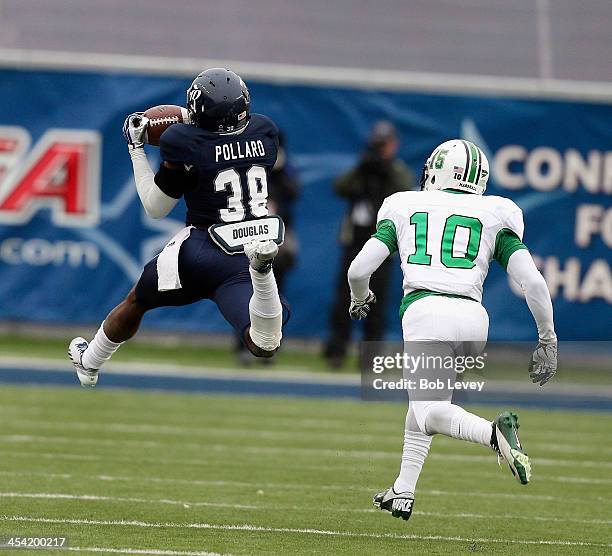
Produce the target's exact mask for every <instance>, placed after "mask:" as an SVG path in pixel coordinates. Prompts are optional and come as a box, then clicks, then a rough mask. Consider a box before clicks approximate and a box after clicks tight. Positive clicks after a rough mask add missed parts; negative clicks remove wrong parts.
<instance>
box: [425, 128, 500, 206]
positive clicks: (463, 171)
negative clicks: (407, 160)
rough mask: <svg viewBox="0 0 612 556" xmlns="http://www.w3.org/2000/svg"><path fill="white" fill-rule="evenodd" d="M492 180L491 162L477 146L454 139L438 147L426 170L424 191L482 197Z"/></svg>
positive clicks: (428, 161) (426, 163) (429, 159)
mask: <svg viewBox="0 0 612 556" xmlns="http://www.w3.org/2000/svg"><path fill="white" fill-rule="evenodd" d="M488 179H489V161H488V160H487V157H486V156H485V154H484V153H483V152H482V150H480V149H479V148H478V147H477V146H476V145H474V143H470V142H469V141H464V140H463V139H452V140H451V141H446V142H445V143H442V144H441V145H439V146H437V147H436V148H435V150H434V152H433V153H431V155H430V157H429V158H428V159H427V162H425V166H424V167H423V175H422V176H421V189H423V190H426V191H431V190H435V189H458V190H459V191H465V192H467V193H476V195H482V194H483V193H484V191H485V189H486V188H487V181H488Z"/></svg>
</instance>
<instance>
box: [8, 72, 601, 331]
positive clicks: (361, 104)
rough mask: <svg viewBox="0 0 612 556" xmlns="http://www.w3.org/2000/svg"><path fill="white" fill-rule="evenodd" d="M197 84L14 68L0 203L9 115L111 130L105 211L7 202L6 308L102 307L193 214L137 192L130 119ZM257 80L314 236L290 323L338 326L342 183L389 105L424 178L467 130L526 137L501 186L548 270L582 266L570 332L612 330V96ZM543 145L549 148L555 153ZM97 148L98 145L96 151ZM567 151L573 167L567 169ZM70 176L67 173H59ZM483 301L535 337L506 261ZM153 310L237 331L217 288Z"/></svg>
mask: <svg viewBox="0 0 612 556" xmlns="http://www.w3.org/2000/svg"><path fill="white" fill-rule="evenodd" d="M188 84H189V80H187V79H179V78H164V77H147V76H140V75H138V76H136V75H129V74H111V75H109V74H105V75H100V74H94V73H64V72H41V71H0V103H1V104H2V106H3V107H4V110H3V111H2V114H1V115H0V202H2V199H3V198H6V195H7V194H8V193H9V191H8V190H7V180H6V179H4V181H2V180H3V177H4V178H6V172H5V174H4V176H3V174H2V172H1V170H2V164H3V161H4V164H5V165H6V166H7V168H8V167H9V166H11V165H12V164H14V161H11V160H10V156H8V155H7V154H6V152H5V153H4V154H3V151H2V147H1V146H2V138H3V137H7V136H10V137H12V136H13V135H14V134H15V133H22V132H19V131H17V132H16V131H15V130H12V131H11V130H7V129H6V128H3V127H2V126H18V127H21V128H24V129H25V130H26V131H27V133H28V134H29V135H30V137H31V145H30V147H29V149H30V151H31V150H32V149H33V148H34V146H35V145H36V144H37V142H39V141H40V139H41V138H42V137H43V134H45V132H48V131H49V130H50V129H52V128H53V129H69V130H95V131H97V132H99V134H100V138H101V142H100V148H101V159H100V164H101V166H100V171H101V174H100V178H99V183H100V195H101V197H100V202H101V208H100V212H99V222H98V224H97V225H95V226H81V227H74V226H66V225H56V224H54V223H53V222H52V221H51V215H50V211H49V209H41V210H38V211H37V212H35V213H34V214H33V216H32V218H31V219H30V220H29V221H28V222H24V223H21V224H15V222H14V220H15V217H14V215H12V214H11V213H10V211H7V210H0V319H2V320H23V321H40V322H69V323H95V322H97V321H99V320H101V319H102V318H103V317H104V316H105V315H106V313H107V312H108V311H109V310H110V309H111V308H112V307H113V306H114V305H115V304H116V303H117V302H118V301H119V300H120V298H121V296H122V295H124V294H125V293H126V292H127V291H128V289H129V288H130V286H131V284H132V283H133V282H134V281H135V280H136V279H137V277H138V275H139V270H140V268H141V266H142V263H143V262H145V261H146V260H148V259H149V258H150V257H151V256H152V255H154V254H155V253H156V252H157V251H158V250H159V248H160V247H161V246H163V244H164V243H165V241H166V240H167V238H168V237H169V236H170V235H171V234H172V233H173V230H174V229H176V228H178V227H179V226H180V223H181V221H182V219H183V208H182V204H180V205H179V206H178V207H177V209H175V210H174V212H173V213H172V215H171V217H172V219H173V220H170V221H168V220H166V221H162V222H156V221H152V220H149V219H147V218H146V217H145V216H144V214H143V210H142V208H141V206H140V204H139V201H138V199H137V197H136V195H135V191H134V185H133V180H132V173H131V164H130V160H129V156H128V153H127V149H126V148H125V142H124V140H123V137H122V135H121V125H122V123H123V119H124V118H125V116H126V115H127V114H128V113H130V112H132V111H136V110H143V109H145V108H147V107H149V106H153V105H156V104H167V103H175V104H183V103H184V91H185V89H186V87H187V86H188ZM250 90H251V94H252V99H253V108H254V111H257V112H262V113H265V114H267V115H269V116H271V117H272V118H273V119H274V120H275V121H276V122H277V123H278V125H279V127H280V128H282V129H283V130H284V131H285V133H286V135H287V139H288V147H289V151H290V154H291V155H292V164H293V166H294V167H295V169H296V171H297V172H298V174H299V176H300V179H301V182H302V185H303V193H302V197H301V199H300V200H299V202H298V205H297V207H296V226H297V233H298V235H299V240H300V243H301V247H302V250H301V254H300V261H299V266H298V267H297V268H296V269H295V271H294V273H293V274H292V275H291V277H290V279H289V282H288V287H287V291H286V292H285V293H286V295H287V297H288V298H289V300H290V301H291V304H292V307H293V317H292V320H291V322H290V324H289V325H288V328H287V330H286V335H287V336H301V337H322V336H324V335H325V333H326V329H327V312H328V307H329V304H330V302H331V299H332V296H333V295H334V284H335V280H336V272H337V260H338V253H339V249H338V247H337V242H336V238H337V234H338V228H339V222H340V219H341V217H342V215H343V211H344V209H345V207H344V205H343V203H342V202H341V201H339V200H338V199H336V198H335V197H334V195H333V193H332V191H331V181H332V180H333V178H334V177H335V176H336V175H338V174H339V173H340V172H342V171H344V170H346V169H348V168H349V167H350V166H351V164H353V163H354V162H355V160H356V157H357V156H358V154H359V151H360V149H361V148H362V145H363V143H364V140H365V137H366V136H367V133H368V130H369V129H370V127H371V126H372V124H373V123H374V122H375V121H376V120H377V119H380V118H386V119H390V120H393V121H394V122H396V124H397V125H398V127H399V129H400V131H401V134H402V137H403V141H402V147H401V151H400V156H401V158H402V159H404V161H405V162H406V163H407V164H408V165H409V166H410V167H411V168H412V169H413V171H414V172H415V174H416V175H417V176H418V175H419V174H420V168H421V166H422V163H423V161H424V159H425V158H426V156H427V155H428V154H429V152H430V151H431V150H432V149H433V148H434V147H435V146H436V145H437V144H438V143H440V142H442V141H444V140H446V139H450V138H453V137H456V136H462V137H465V138H469V139H471V140H473V141H475V142H477V143H478V144H480V145H481V146H483V147H484V149H485V152H487V154H488V156H489V159H490V162H491V164H492V166H494V162H495V161H496V160H497V161H499V160H501V159H502V157H503V155H504V154H507V153H508V152H510V151H508V146H509V145H518V146H521V147H523V148H524V149H525V152H526V153H527V154H526V159H525V160H522V159H521V157H520V156H519V157H518V160H515V161H513V162H511V163H509V164H507V165H505V166H504V165H503V164H502V165H501V167H503V169H504V171H505V173H504V174H503V175H502V174H501V173H500V174H499V175H497V174H496V173H495V172H494V174H493V176H492V180H491V181H490V184H491V185H490V189H489V191H488V192H489V193H493V194H502V195H507V196H511V197H512V198H513V199H514V200H515V201H516V202H517V203H518V204H519V205H520V206H521V207H522V208H523V210H524V212H525V224H526V233H525V242H526V243H527V245H528V246H529V247H530V249H531V251H532V253H533V254H534V255H536V256H538V257H540V258H541V259H542V262H543V264H544V267H545V268H544V274H545V277H547V280H548V281H549V283H551V284H552V282H554V281H555V280H557V279H558V278H559V273H558V272H557V271H555V264H557V265H558V266H559V267H560V268H561V269H563V268H566V267H567V266H568V264H569V267H571V269H573V270H571V272H573V274H572V276H570V277H569V278H568V277H566V278H565V280H566V287H565V288H559V290H558V291H557V292H556V295H555V311H556V321H557V328H558V333H559V336H560V337H561V338H565V339H610V338H611V337H612V334H611V333H610V327H609V325H608V326H604V323H605V322H606V319H607V320H608V321H610V317H612V312H611V310H610V303H611V302H612V293H611V292H612V278H611V277H610V270H609V262H610V247H609V245H606V244H605V243H604V240H603V239H602V236H601V235H599V234H598V233H595V234H594V235H593V236H592V241H591V242H590V244H589V245H585V246H580V245H578V244H577V243H576V241H575V228H576V225H577V219H576V211H577V208H578V207H579V206H581V205H585V204H588V205H595V206H596V207H600V208H596V209H594V210H595V211H599V210H600V209H602V210H605V209H607V208H609V207H610V194H611V193H612V154H610V155H609V156H608V157H607V159H606V156H607V154H608V152H607V151H608V150H609V149H611V148H612V147H611V145H612V128H610V125H609V122H610V121H612V106H611V105H605V104H587V103H574V102H558V101H526V100H516V99H504V98H480V97H475V96H451V95H433V94H414V93H398V92H383V91H380V92H374V91H360V90H350V89H341V88H321V87H310V86H296V85H292V86H287V85H273V84H265V83H251V84H250ZM11 133H12V134H13V135H11ZM542 147H547V148H549V149H551V150H549V151H542ZM95 148H96V147H95V146H93V147H91V149H93V150H92V152H93V151H95ZM538 149H539V150H538ZM571 149H575V150H576V151H577V155H572V156H574V158H576V156H577V157H578V158H579V159H584V160H585V161H586V160H587V156H588V155H589V153H590V152H591V151H594V153H595V154H591V156H592V157H595V158H594V159H593V161H592V167H590V171H591V178H592V179H591V181H590V182H589V183H588V184H587V185H588V186H589V187H590V188H591V189H592V190H593V191H595V190H596V192H592V191H587V189H586V187H585V185H584V184H583V183H582V182H580V183H578V185H577V188H576V191H571V189H572V188H573V186H572V184H571V178H570V177H568V176H569V174H571V171H570V170H568V168H569V166H568V164H569V165H570V166H571V165H572V164H573V166H572V168H573V167H574V166H576V164H578V163H576V162H569V163H568V155H567V151H568V150H571ZM9 150H10V148H9ZM5 151H6V149H5ZM149 153H150V155H151V156H150V157H149V158H150V160H152V161H153V162H154V164H153V166H155V164H156V163H157V150H156V149H155V148H151V149H150V151H149ZM9 154H10V153H9ZM3 157H4V158H3ZM538 157H541V158H540V162H538V161H537V159H538ZM597 157H599V158H597ZM542 160H544V162H542ZM606 160H608V162H607V163H606V162H605V161H606ZM7 161H8V162H7ZM559 161H560V162H559ZM28 164H34V161H33V160H31V161H30V162H29V163H27V164H26V163H24V162H23V160H22V161H21V162H17V165H16V166H14V165H13V166H12V168H13V171H15V168H17V169H19V168H21V169H22V170H23V168H25V167H26V166H27V165H28ZM558 164H562V166H563V167H562V170H561V171H562V174H561V175H560V177H559V179H558V180H556V179H555V176H554V174H555V172H557V170H558V168H557V165H558ZM606 164H607V166H606ZM606 168H607V170H606ZM551 172H552V174H551ZM606 172H607V175H608V177H606V175H605V174H606ZM521 174H527V178H526V184H525V185H521V186H520V188H518V189H510V188H509V187H512V185H511V180H510V178H509V177H508V176H509V175H510V176H517V175H519V176H520V175H521ZM582 174H585V171H583V172H582ZM538 175H540V178H538ZM534 176H535V177H534ZM547 176H548V183H547V182H546V179H547ZM58 179H60V181H61V175H60V177H59V178H58ZM538 179H539V180H540V181H538ZM585 179H586V178H585ZM606 180H607V182H608V183H607V184H605V182H606ZM94 181H95V176H94ZM579 181H580V180H579ZM604 186H605V187H604ZM3 188H4V189H3ZM604 188H605V189H607V192H603V190H604ZM544 189H546V191H544ZM92 191H94V189H92ZM93 217H95V215H94V216H92V218H93ZM611 233H612V232H611ZM607 239H610V238H606V240H607ZM32 240H34V241H32ZM41 240H42V241H41ZM66 242H71V243H68V244H66ZM609 243H612V239H611V240H610V242H609ZM66 245H68V247H66ZM79 253H81V255H79ZM70 257H72V259H70ZM79 257H80V258H79ZM96 258H98V260H96ZM574 259H575V261H574ZM555 261H556V262H555ZM598 261H599V262H598ZM594 262H595V265H594V266H595V270H592V265H593V263H594ZM576 265H578V266H579V267H580V268H579V269H578V270H576ZM589 269H591V271H589ZM606 269H607V274H606ZM589 272H591V274H590V275H589V276H587V275H588V274H589ZM587 278H588V279H587ZM393 287H394V293H395V298H396V302H395V303H394V304H393V306H392V307H390V309H389V335H390V337H399V318H398V316H397V306H398V305H399V300H400V298H401V295H402V294H401V286H400V277H399V269H398V270H397V273H396V276H395V278H394V286H393ZM313 300H316V302H313ZM485 305H486V307H487V309H488V310H489V313H490V316H491V337H492V338H496V339H531V338H534V337H535V329H534V326H533V324H532V320H531V317H530V314H529V312H528V310H527V308H526V306H525V304H524V302H523V301H521V300H520V299H519V298H518V297H517V296H516V295H515V294H514V293H512V292H511V290H510V288H509V285H508V282H507V279H506V277H505V275H504V273H503V271H501V270H499V269H497V268H493V269H492V271H491V273H490V276H489V278H488V280H487V283H486V285H485ZM145 324H146V325H147V326H150V327H156V328H169V329H175V330H199V331H215V332H219V331H228V330H229V327H228V326H227V325H226V324H225V322H224V321H223V320H222V319H221V317H220V316H219V314H218V312H217V310H216V308H215V307H214V306H213V305H212V304H211V303H209V302H203V303H200V304H197V305H194V306H190V307H186V308H180V309H160V310H158V311H155V312H153V313H150V314H149V315H148V316H147V317H146V320H145Z"/></svg>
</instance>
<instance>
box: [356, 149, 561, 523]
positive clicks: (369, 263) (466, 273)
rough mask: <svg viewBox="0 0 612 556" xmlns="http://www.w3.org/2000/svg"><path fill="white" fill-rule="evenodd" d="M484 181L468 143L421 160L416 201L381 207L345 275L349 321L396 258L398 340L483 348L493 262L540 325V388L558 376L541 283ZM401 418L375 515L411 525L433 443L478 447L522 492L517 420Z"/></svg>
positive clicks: (444, 415)
mask: <svg viewBox="0 0 612 556" xmlns="http://www.w3.org/2000/svg"><path fill="white" fill-rule="evenodd" d="M488 177H489V163H488V161H487V158H486V156H485V155H484V153H483V152H482V150H481V149H479V148H478V147H477V146H476V145H474V144H473V143H470V142H469V141H463V140H460V139H455V140H452V141H447V142H445V143H442V144H441V145H440V146H438V147H437V148H436V149H435V150H434V152H433V153H432V154H431V156H430V157H429V158H428V159H427V162H426V164H425V167H424V169H423V177H422V178H421V187H422V191H407V192H401V193H396V194H394V195H391V196H390V197H388V198H387V199H386V200H385V202H384V203H383V205H382V207H381V209H380V211H379V214H378V220H377V231H376V233H375V234H374V235H373V237H372V238H371V239H370V240H368V242H367V243H366V244H365V245H364V247H363V249H362V250H361V252H360V253H359V254H358V255H357V257H356V258H355V260H354V261H353V263H352V264H351V267H350V268H349V271H348V280H349V284H350V288H351V306H350V309H349V312H350V315H351V317H352V318H354V319H362V318H365V317H366V316H367V314H368V312H369V310H370V307H371V305H372V304H373V303H375V302H376V297H375V295H374V293H373V292H371V291H370V289H369V281H370V276H371V275H372V274H373V273H374V271H375V270H376V269H377V268H378V267H379V266H380V265H381V264H382V262H383V261H384V260H385V259H386V258H387V257H388V256H389V254H390V253H393V252H394V251H399V255H400V260H401V266H402V271H403V275H404V281H403V289H404V294H405V295H404V298H403V300H402V303H401V308H400V315H401V318H402V329H403V338H404V342H406V343H405V346H406V350H408V349H410V348H409V345H410V344H409V342H439V343H441V345H442V344H445V345H447V346H451V348H450V349H454V348H453V347H452V346H458V345H460V343H461V342H468V343H479V344H480V345H481V346H482V347H484V345H485V342H486V340H487V334H488V326H489V318H488V315H487V312H486V310H485V309H484V307H483V306H482V305H481V300H482V285H483V282H484V280H485V278H486V276H487V272H488V269H489V263H490V261H492V260H493V259H495V260H496V261H497V262H498V263H499V264H501V266H502V267H503V268H504V269H505V270H506V271H507V272H508V274H509V275H510V277H511V278H512V279H513V280H514V281H516V282H517V283H518V284H520V286H521V288H522V290H523V292H524V294H525V299H526V301H527V305H528V307H529V309H530V311H531V313H532V314H533V317H534V319H535V322H536V324H537V329H538V335H539V343H538V345H537V348H536V350H535V352H534V354H533V356H532V359H531V362H530V364H529V373H530V376H531V378H532V380H533V382H538V383H539V384H540V385H544V384H545V383H546V382H547V381H549V380H550V379H551V378H552V377H553V376H554V374H555V372H556V369H557V337H556V335H555V330H554V325H553V309H552V302H551V299H550V294H549V291H548V288H547V286H546V282H545V281H544V278H543V277H542V275H541V274H540V272H539V271H538V270H537V268H536V266H535V264H534V262H533V259H532V258H531V255H530V254H529V251H528V250H527V248H526V247H525V245H524V244H523V243H522V239H523V214H522V211H521V209H520V208H519V207H518V206H517V205H516V204H515V203H514V202H512V201H511V200H510V199H506V198H503V197H497V196H483V193H484V191H485V189H486V185H487V179H488ZM408 394H409V398H410V404H409V409H408V414H407V416H406V428H405V435H404V448H403V455H402V462H401V469H400V473H399V476H398V477H397V479H396V480H395V483H394V484H393V486H392V487H390V488H389V489H387V490H385V491H383V492H381V493H379V494H377V495H376V496H375V497H374V505H375V506H376V507H378V508H380V509H383V510H387V511H389V512H391V514H392V515H393V516H394V517H401V518H403V519H408V518H409V517H410V515H411V512H412V507H413V504H414V493H415V487H416V483H417V480H418V478H419V474H420V472H421V469H422V467H423V464H424V462H425V458H426V456H427V453H428V452H429V446H430V444H431V440H432V436H433V435H434V434H444V435H446V436H450V437H453V438H459V439H461V440H467V441H471V442H476V443H479V444H483V445H484V446H486V447H488V448H492V449H493V450H495V451H496V452H497V453H498V456H499V457H500V458H503V459H504V460H505V461H506V462H507V463H508V465H509V467H510V470H511V471H512V473H513V474H514V476H515V477H516V478H517V480H518V481H519V482H520V483H521V484H527V483H528V482H529V479H530V476H531V467H530V463H529V458H528V457H527V454H526V453H525V451H524V450H523V447H522V446H521V443H520V440H519V437H518V426H519V425H518V418H517V416H516V414H515V413H511V412H504V413H502V414H501V415H499V416H498V417H497V418H496V419H495V420H494V421H493V422H491V421H488V420H486V419H483V418H482V417H479V416H478V415H474V414H473V413H469V412H467V411H465V410H464V409H463V408H461V407H459V406H458V405H455V404H453V403H451V396H452V392H449V393H448V399H446V398H444V399H442V400H435V401H423V400H422V399H413V397H416V396H414V394H411V392H410V391H409V392H408Z"/></svg>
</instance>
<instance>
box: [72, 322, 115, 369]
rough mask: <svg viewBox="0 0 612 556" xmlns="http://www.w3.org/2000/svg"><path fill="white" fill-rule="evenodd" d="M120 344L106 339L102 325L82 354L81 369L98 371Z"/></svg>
mask: <svg viewBox="0 0 612 556" xmlns="http://www.w3.org/2000/svg"><path fill="white" fill-rule="evenodd" d="M121 344H123V342H121V343H119V344H118V343H116V342H112V341H111V340H109V339H108V336H107V335H106V333H105V332H104V323H102V324H101V325H100V328H99V329H98V331H97V332H96V335H95V336H94V338H93V340H92V341H91V342H89V346H88V347H87V349H86V350H85V353H83V359H82V364H83V367H85V368H86V369H99V368H100V367H101V366H102V365H104V363H106V362H107V361H108V360H109V359H110V358H111V357H112V355H113V353H115V352H116V351H117V350H118V349H119V346H121Z"/></svg>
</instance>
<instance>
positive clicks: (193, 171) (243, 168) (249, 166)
mask: <svg viewBox="0 0 612 556" xmlns="http://www.w3.org/2000/svg"><path fill="white" fill-rule="evenodd" d="M159 148H160V152H161V158H162V160H164V161H166V162H170V163H174V164H180V165H182V167H183V168H184V171H185V173H184V177H185V179H184V180H181V183H178V190H177V187H176V186H175V185H174V184H173V185H172V187H171V188H169V187H168V186H164V184H163V183H160V182H159V181H158V180H157V179H156V182H157V183H158V185H159V186H160V188H161V189H162V191H164V193H166V194H167V195H170V196H171V197H175V198H179V197H180V196H181V195H184V197H185V203H186V205H187V224H192V225H194V226H197V227H200V228H202V227H207V226H210V225H211V224H216V223H219V222H227V223H230V222H240V221H242V220H250V219H253V218H261V217H263V216H267V215H268V207H267V201H268V177H269V173H270V170H271V169H272V166H274V163H275V162H276V155H277V152H278V128H277V127H276V125H275V124H274V122H272V120H270V119H269V118H267V117H266V116H262V115H261V114H253V115H252V116H251V119H250V121H249V123H248V124H247V126H246V127H245V128H244V129H243V131H242V132H240V133H237V134H235V135H229V134H228V135H221V134H218V133H212V132H210V131H206V130H204V129H201V128H199V127H196V126H193V125H188V124H175V125H173V126H170V127H169V128H168V129H167V130H166V131H164V133H163V134H162V136H161V138H160V142H159Z"/></svg>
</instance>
